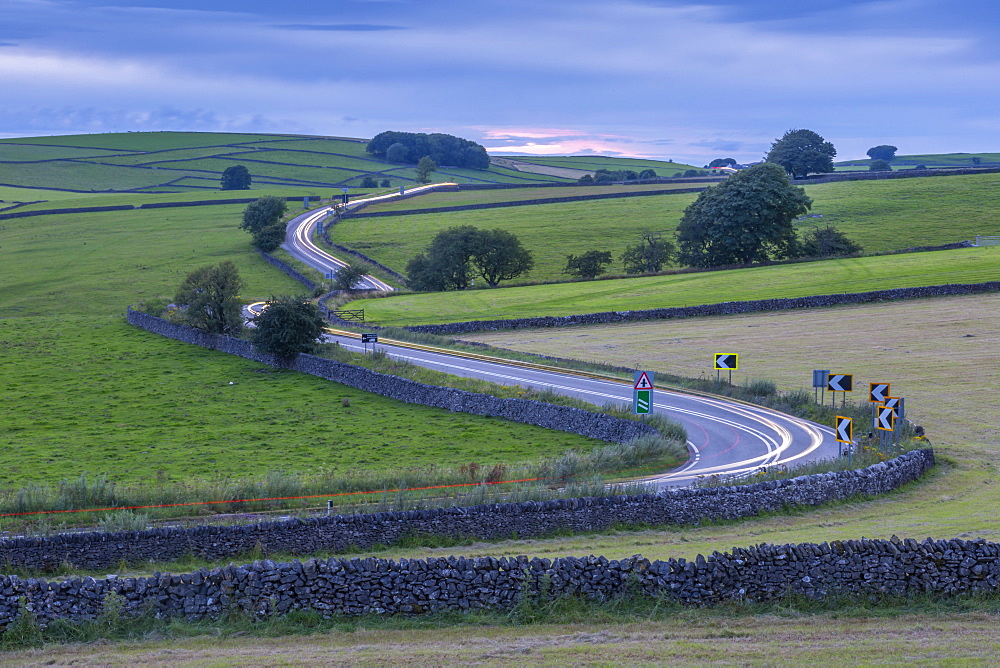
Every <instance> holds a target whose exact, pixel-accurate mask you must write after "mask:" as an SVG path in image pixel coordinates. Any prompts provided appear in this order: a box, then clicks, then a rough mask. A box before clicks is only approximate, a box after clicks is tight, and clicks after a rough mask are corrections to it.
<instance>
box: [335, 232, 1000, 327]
mask: <svg viewBox="0 0 1000 668" xmlns="http://www.w3.org/2000/svg"><path fill="white" fill-rule="evenodd" d="M998 276H1000V247H984V248H967V249H959V250H949V251H932V252H924V253H906V254H901V255H883V256H874V257H858V258H843V259H837V260H823V261H818V262H804V263H798V264H785V265H775V266H770V267H753V268H750V269H732V270H726V271H710V272H696V273H683V274H672V275H664V276H648V277H642V278H628V279H609V280H601V281H581V282H576V283H561V284H554V285H530V286H520V287H508V288H501V289H492V290H490V289H480V290H464V291H461V292H457V293H456V292H438V293H424V294H405V295H398V296H390V297H385V298H379V299H364V300H357V301H354V302H351V307H352V308H364V309H365V314H366V317H367V318H368V319H369V320H372V321H374V322H377V323H379V324H382V325H394V326H405V325H417V324H435V323H445V322H465V321H469V320H493V319H505V318H526V317H534V316H563V315H578V314H584V313H600V312H605V311H630V310H641V309H652V308H666V307H677V306H697V305H699V304H716V303H720V302H729V301H745V300H755V299H771V298H787V297H807V296H811V295H824V294H840V293H845V292H868V291H872V290H887V289H891V288H902V287H918V286H927V285H943V284H947V283H985V282H987V281H995V280H1000V278H998Z"/></svg>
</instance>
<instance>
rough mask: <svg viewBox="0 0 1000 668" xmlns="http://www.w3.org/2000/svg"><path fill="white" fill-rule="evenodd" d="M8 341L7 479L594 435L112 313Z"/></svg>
mask: <svg viewBox="0 0 1000 668" xmlns="http://www.w3.org/2000/svg"><path fill="white" fill-rule="evenodd" d="M0 348H2V350H3V361H2V363H0V366H2V368H3V373H2V374H0V395H2V396H3V397H4V403H5V409H6V410H5V413H6V417H5V419H4V420H3V422H2V427H0V488H8V489H9V488H11V487H19V486H23V485H24V484H26V483H30V482H36V483H48V484H55V483H57V482H58V481H60V480H63V479H67V480H75V479H76V478H79V477H80V476H87V477H90V478H93V477H97V476H99V475H106V476H107V478H108V479H109V480H111V481H116V482H122V483H128V484H135V483H140V482H145V483H149V482H151V481H154V480H155V481H158V482H159V483H160V484H184V483H186V482H190V481H193V480H211V479H214V478H225V477H237V478H239V477H243V476H244V475H245V474H247V473H249V472H250V471H253V473H254V474H255V475H258V476H262V475H264V474H266V473H268V472H276V471H284V472H288V473H297V474H303V475H320V474H325V473H328V472H337V471H339V472H342V473H343V472H347V471H350V470H352V469H355V470H365V471H368V472H373V471H386V472H390V471H392V470H395V469H399V468H402V467H413V468H430V467H432V466H444V467H452V466H453V467H457V466H459V465H460V464H464V463H468V462H469V461H481V462H489V463H490V464H493V463H496V462H506V463H511V464H513V463H515V462H522V461H528V460H538V459H542V458H548V457H555V456H558V455H560V454H562V453H563V452H565V451H566V450H568V449H576V450H579V451H587V450H590V449H592V448H593V447H594V446H595V444H598V443H599V442H598V441H594V440H593V439H587V438H583V437H580V436H575V435H571V434H566V433H563V432H552V431H549V430H546V429H539V428H537V427H533V426H530V425H524V424H520V423H514V422H507V421H504V420H496V419H490V418H481V417H477V416H472V415H467V414H464V413H453V412H450V411H443V410H437V409H432V408H427V407H424V406H419V405H415V404H403V403H400V402H396V401H391V400H389V399H384V398H382V397H379V396H377V395H373V394H368V393H365V392H362V391H360V390H355V389H352V388H348V387H345V386H342V385H338V384H336V383H330V382H328V381H325V380H322V379H320V378H315V377H313V376H307V375H304V374H298V373H294V372H280V371H275V370H273V369H271V368H270V367H266V366H264V365H261V364H258V363H255V362H251V361H248V360H244V359H242V358H238V357H233V356H230V355H226V354H224V353H219V352H214V351H208V350H204V349H202V348H198V347H195V346H189V345H186V344H183V343H180V342H177V341H172V340H169V339H165V338H162V337H159V336H156V335H153V334H150V333H148V332H145V331H142V330H140V329H137V328H134V327H131V326H129V325H127V324H126V323H125V322H124V321H123V319H122V318H120V317H114V316H106V317H96V316H66V317H62V318H60V319H59V320H58V321H55V320H53V319H52V318H7V319H4V320H0ZM345 399H346V400H347V401H348V402H349V404H350V405H349V406H344V405H343V401H344V400H345ZM374 425H377V427H376V428H374V429H373V426H374Z"/></svg>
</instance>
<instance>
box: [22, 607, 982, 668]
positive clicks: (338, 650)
mask: <svg viewBox="0 0 1000 668" xmlns="http://www.w3.org/2000/svg"><path fill="white" fill-rule="evenodd" d="M574 616H575V617H577V619H574V620H573V621H567V622H566V623H538V622H534V623H530V624H517V623H515V622H508V623H503V624H498V625H496V626H486V625H485V624H484V623H483V622H482V621H481V620H480V619H478V618H476V619H474V620H472V621H469V622H466V623H462V622H456V623H455V624H454V625H453V626H450V627H445V628H441V627H430V628H428V627H427V626H428V625H422V624H419V623H415V622H410V623H403V622H399V623H397V624H391V623H389V624H385V623H381V624H379V623H374V624H371V625H369V624H366V623H365V622H357V623H353V622H349V623H345V624H342V625H338V626H337V627H336V628H334V629H332V630H330V631H325V632H321V633H314V634H311V635H304V636H303V635H296V636H294V637H277V638H276V637H264V638H252V637H246V636H245V635H242V636H241V637H225V636H224V637H218V636H204V637H201V638H183V637H181V636H179V634H178V635H173V636H171V637H167V638H163V637H160V638H155V639H148V640H145V639H144V640H138V641H131V642H127V643H115V644H104V643H99V644H95V643H87V644H77V645H67V646H56V647H50V648H46V649H43V650H31V651H23V652H12V653H9V654H8V655H7V657H8V658H9V660H10V661H12V662H16V663H25V664H26V663H31V662H36V661H37V662H51V663H55V664H59V665H62V664H72V665H75V666H90V665H101V666H103V665H125V664H130V665H145V664H157V663H161V662H163V660H164V657H169V658H170V661H171V663H173V664H175V665H177V664H182V665H217V664H229V663H239V664H240V665H258V664H260V665H283V666H285V665H287V666H315V665H320V664H335V665H406V664H419V665H478V664H484V663H485V664H488V665H496V664H501V663H504V664H508V665H525V664H531V665H576V666H591V665H601V666H609V665H612V666H613V665H631V666H634V665H662V664H666V663H669V664H672V665H694V664H698V665H705V664H714V663H719V664H731V663H732V661H733V658H734V656H737V655H738V656H739V658H740V661H741V663H742V664H744V665H803V664H808V663H816V664H834V665H837V664H839V665H853V664H856V663H858V661H859V658H860V657H864V659H862V660H871V661H872V662H876V661H877V660H878V659H885V660H887V662H891V660H892V659H894V658H896V657H903V656H905V657H907V659H908V661H909V662H911V663H914V664H916V665H924V664H927V665H932V664H936V663H940V662H941V661H942V659H944V658H946V659H947V660H951V661H955V662H959V663H970V664H974V665H983V664H988V663H990V661H991V660H992V659H993V657H995V656H996V653H997V652H998V651H1000V648H998V646H997V641H996V629H995V624H996V618H995V616H994V615H993V614H989V613H971V614H964V615H962V614H956V613H942V614H939V615H916V614H912V613H908V612H903V613H899V614H886V613H881V614H875V615H873V614H871V613H869V612H867V611H858V612H847V613H844V612H836V613H826V614H821V615H803V614H801V613H796V611H794V610H784V611H783V610H775V611H774V612H773V613H771V614H762V615H759V616H753V615H751V614H749V613H741V612H740V611H738V610H733V609H731V608H727V609H725V610H724V611H718V612H714V611H711V610H704V611H693V612H689V611H681V612H680V613H677V614H674V615H669V616H668V615H667V614H661V615H660V616H659V617H660V618H659V619H657V620H655V621H652V620H642V619H637V620H636V619H626V620H621V619H614V617H615V615H614V614H613V613H605V615H604V619H603V620H602V621H600V622H597V623H594V622H591V623H588V622H587V621H586V620H583V619H579V617H582V616H583V614H581V613H577V614H576V615H574ZM945 662H947V661H945Z"/></svg>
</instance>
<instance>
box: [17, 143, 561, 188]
mask: <svg viewBox="0 0 1000 668" xmlns="http://www.w3.org/2000/svg"><path fill="white" fill-rule="evenodd" d="M365 144H366V140H358V139H345V138H341V137H297V136H293V135H255V134H225V133H207V132H206V133H199V132H128V133H111V134H99V135H69V136H62V137H25V138H18V139H5V140H0V184H5V186H13V187H17V186H20V187H24V186H34V187H41V188H50V189H68V190H78V191H85V192H86V191H111V190H114V191H122V190H128V191H142V190H148V189H154V190H160V189H164V188H169V189H170V190H173V191H175V192H177V191H185V190H190V189H194V188H197V187H204V186H205V185H212V184H213V182H214V186H215V187H216V188H217V187H218V184H219V179H220V177H221V175H222V172H223V171H224V170H225V169H226V168H227V167H231V166H233V165H239V164H244V166H246V167H247V169H248V170H250V173H251V175H252V176H253V180H254V183H255V184H256V187H259V186H260V185H262V184H267V183H268V182H270V183H271V185H278V186H301V185H304V183H303V182H309V183H311V184H313V185H316V186H322V187H326V188H334V187H341V186H358V185H360V183H361V180H362V178H363V177H365V176H366V175H368V174H374V175H376V176H377V177H378V178H383V177H388V178H390V180H391V182H392V185H393V186H397V187H398V186H399V185H401V184H409V183H413V177H414V170H413V167H412V166H405V165H399V164H396V163H390V162H386V161H384V160H379V159H377V158H374V157H373V156H371V155H369V154H367V153H366V152H365ZM179 179H181V181H178V180H179ZM206 180H207V182H206ZM432 180H434V181H437V182H444V181H458V182H462V183H466V182H468V183H531V182H545V181H564V180H565V179H560V178H556V177H547V176H543V175H539V174H522V173H519V172H516V171H513V170H509V169H504V168H499V167H494V168H491V169H489V170H475V169H457V168H451V167H445V166H442V167H441V168H440V169H439V172H438V173H435V174H433V175H432ZM30 199H39V198H37V197H36V198H30Z"/></svg>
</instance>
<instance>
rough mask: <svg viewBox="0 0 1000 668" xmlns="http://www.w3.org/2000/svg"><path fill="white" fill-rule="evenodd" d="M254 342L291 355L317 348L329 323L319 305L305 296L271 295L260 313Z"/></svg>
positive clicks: (264, 349)
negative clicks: (325, 320) (326, 321)
mask: <svg viewBox="0 0 1000 668" xmlns="http://www.w3.org/2000/svg"><path fill="white" fill-rule="evenodd" d="M253 323H254V325H256V327H255V328H254V330H253V333H252V334H251V335H250V342H251V343H252V344H253V345H254V346H255V347H256V348H258V349H259V350H261V351H262V352H265V353H270V354H272V355H277V356H278V357H282V358H288V357H293V356H295V355H298V354H299V353H309V352H313V351H314V350H315V349H316V345H317V341H318V339H319V338H320V337H321V336H322V335H323V329H324V327H325V326H326V323H325V322H324V321H323V316H322V315H321V314H320V312H319V307H318V306H316V304H314V303H313V302H311V301H307V300H306V299H305V298H304V297H289V296H281V297H271V299H270V301H268V303H267V308H265V309H264V310H263V311H262V312H261V313H260V315H258V316H256V317H255V318H254V319H253Z"/></svg>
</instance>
